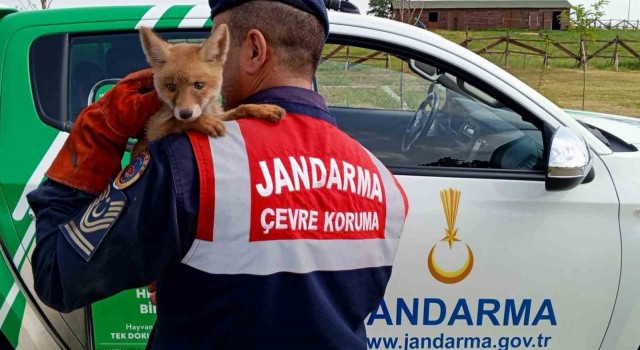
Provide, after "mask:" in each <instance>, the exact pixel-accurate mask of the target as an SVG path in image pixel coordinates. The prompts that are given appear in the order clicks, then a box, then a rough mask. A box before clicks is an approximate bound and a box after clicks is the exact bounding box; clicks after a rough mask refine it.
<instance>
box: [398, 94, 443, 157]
mask: <svg viewBox="0 0 640 350" xmlns="http://www.w3.org/2000/svg"><path fill="white" fill-rule="evenodd" d="M439 103H440V96H439V95H438V94H437V93H436V92H435V89H434V88H433V86H430V87H429V93H428V94H427V97H425V98H424V100H423V101H422V103H420V107H418V110H417V111H416V113H415V114H414V115H413V118H411V121H410V122H409V125H407V130H405V132H404V136H403V137H402V152H407V151H408V150H409V149H411V146H413V144H414V143H415V142H416V141H417V140H418V139H419V138H420V135H422V133H423V132H424V131H425V130H429V129H431V126H432V125H433V121H434V120H436V114H437V113H438V104H439Z"/></svg>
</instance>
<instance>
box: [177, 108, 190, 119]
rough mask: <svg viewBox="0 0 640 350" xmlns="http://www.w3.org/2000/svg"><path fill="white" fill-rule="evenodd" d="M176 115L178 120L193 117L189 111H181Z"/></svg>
mask: <svg viewBox="0 0 640 350" xmlns="http://www.w3.org/2000/svg"><path fill="white" fill-rule="evenodd" d="M178 115H179V116H180V119H189V118H191V117H192V116H193V112H192V111H191V110H190V109H181V110H180V113H178Z"/></svg>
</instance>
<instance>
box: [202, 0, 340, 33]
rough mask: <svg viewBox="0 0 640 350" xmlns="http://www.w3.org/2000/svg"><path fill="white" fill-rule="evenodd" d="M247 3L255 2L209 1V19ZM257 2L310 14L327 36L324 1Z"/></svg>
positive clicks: (327, 26) (235, 0) (288, 0)
mask: <svg viewBox="0 0 640 350" xmlns="http://www.w3.org/2000/svg"><path fill="white" fill-rule="evenodd" d="M249 1H256V0H209V7H211V18H213V17H215V16H216V15H217V14H219V13H221V12H224V11H226V10H230V9H232V8H234V7H236V6H239V5H242V4H244V3H247V2H249ZM258 1H277V2H280V3H283V4H285V5H289V6H293V7H295V8H297V9H299V10H302V11H304V12H307V13H310V14H312V15H313V16H314V17H315V18H317V19H318V21H320V24H322V27H323V28H324V33H325V38H326V37H328V36H329V16H328V15H327V6H326V5H325V3H324V0H258Z"/></svg>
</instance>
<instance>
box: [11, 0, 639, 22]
mask: <svg viewBox="0 0 640 350" xmlns="http://www.w3.org/2000/svg"><path fill="white" fill-rule="evenodd" d="M26 1H27V0H0V4H4V5H7V6H11V7H16V6H20V3H21V2H22V3H25V2H26ZM32 1H33V2H36V3H39V1H38V0H32ZM350 1H351V2H353V3H354V4H355V5H357V6H358V8H359V9H360V13H362V14H366V12H367V9H368V0H350ZM478 1H481V0H478ZM595 1H596V0H569V2H570V3H571V4H572V5H578V4H584V5H589V4H592V3H594V2H595ZM207 3H208V2H207V1H206V0H155V1H151V0H100V1H96V0H53V2H52V7H53V8H59V7H77V6H91V5H133V4H144V5H152V4H207ZM629 5H631V12H630V19H632V20H640V0H609V5H608V6H607V7H606V8H605V11H606V15H605V16H604V18H606V19H626V18H627V11H628V9H629Z"/></svg>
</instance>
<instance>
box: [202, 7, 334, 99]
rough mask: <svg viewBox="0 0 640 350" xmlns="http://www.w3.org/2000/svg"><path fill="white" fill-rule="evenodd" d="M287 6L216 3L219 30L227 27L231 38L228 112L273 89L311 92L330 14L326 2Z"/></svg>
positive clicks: (224, 94) (214, 12) (224, 92)
mask: <svg viewBox="0 0 640 350" xmlns="http://www.w3.org/2000/svg"><path fill="white" fill-rule="evenodd" d="M214 1H222V2H223V5H220V3H219V2H214ZM225 1H231V3H232V4H231V5H225V4H224V2H225ZM282 1H286V2H287V3H283V2H280V1H279V0H254V1H248V2H242V1H234V0H212V1H211V2H210V3H211V5H212V15H213V16H214V17H213V21H214V25H215V27H214V29H215V28H217V27H218V26H219V25H221V24H226V25H227V26H228V27H229V31H230V34H231V41H230V47H229V53H228V57H227V63H226V64H225V67H224V78H223V83H222V98H223V105H224V107H225V108H234V107H237V106H238V104H240V103H241V102H242V100H244V99H246V98H247V97H249V96H251V95H252V94H254V93H256V92H258V91H260V90H263V89H266V88H269V87H273V86H299V87H305V88H311V82H312V79H313V75H314V74H315V71H316V69H317V67H318V62H319V60H320V56H321V54H322V48H323V47H324V43H325V39H326V37H327V31H328V19H327V12H326V8H324V3H323V2H322V0H282ZM238 3H240V5H235V4H238ZM289 4H294V6H292V5H289ZM309 4H311V5H312V6H309ZM320 5H322V7H320Z"/></svg>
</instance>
